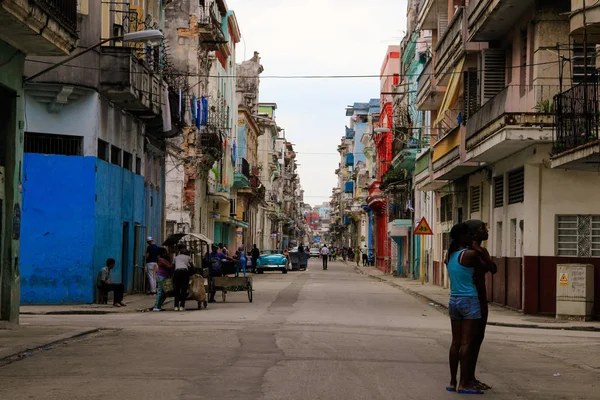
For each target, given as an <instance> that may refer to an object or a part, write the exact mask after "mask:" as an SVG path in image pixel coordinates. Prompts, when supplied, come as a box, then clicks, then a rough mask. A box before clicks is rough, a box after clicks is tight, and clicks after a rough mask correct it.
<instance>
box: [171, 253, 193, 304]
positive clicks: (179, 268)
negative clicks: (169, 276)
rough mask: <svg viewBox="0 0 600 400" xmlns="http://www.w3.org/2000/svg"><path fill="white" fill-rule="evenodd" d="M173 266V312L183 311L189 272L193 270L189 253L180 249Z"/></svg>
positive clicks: (188, 283) (188, 284)
mask: <svg viewBox="0 0 600 400" xmlns="http://www.w3.org/2000/svg"><path fill="white" fill-rule="evenodd" d="M174 264H175V273H174V275H173V286H174V288H175V311H185V300H186V299H187V296H188V288H189V286H190V270H192V269H193V268H194V264H193V263H192V258H191V257H190V253H189V251H188V250H187V249H182V250H181V251H180V253H179V254H178V255H177V256H175V262H174Z"/></svg>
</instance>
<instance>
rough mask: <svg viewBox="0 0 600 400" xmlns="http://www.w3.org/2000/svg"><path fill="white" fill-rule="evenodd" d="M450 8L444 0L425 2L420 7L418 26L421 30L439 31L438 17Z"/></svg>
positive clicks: (427, 0)
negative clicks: (441, 12)
mask: <svg viewBox="0 0 600 400" xmlns="http://www.w3.org/2000/svg"><path fill="white" fill-rule="evenodd" d="M444 8H445V9H446V10H447V8H448V2H447V1H442V0H425V1H424V2H422V7H420V11H419V17H418V21H419V22H418V25H419V26H420V27H421V30H435V29H438V15H439V13H440V11H443V9H444Z"/></svg>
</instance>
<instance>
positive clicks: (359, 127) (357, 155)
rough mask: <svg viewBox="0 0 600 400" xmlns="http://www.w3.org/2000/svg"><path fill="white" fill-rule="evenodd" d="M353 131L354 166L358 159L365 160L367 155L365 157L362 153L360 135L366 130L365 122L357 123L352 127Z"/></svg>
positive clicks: (364, 161)
mask: <svg viewBox="0 0 600 400" xmlns="http://www.w3.org/2000/svg"><path fill="white" fill-rule="evenodd" d="M354 132H355V135H354V166H356V164H358V162H359V161H362V162H363V163H366V162H367V157H365V155H364V153H363V145H362V137H363V136H364V134H365V133H366V132H367V124H366V123H357V124H356V126H355V127H354Z"/></svg>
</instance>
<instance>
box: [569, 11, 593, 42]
mask: <svg viewBox="0 0 600 400" xmlns="http://www.w3.org/2000/svg"><path fill="white" fill-rule="evenodd" d="M584 2H585V6H586V10H585V19H586V26H587V35H588V37H587V39H588V43H590V44H591V43H594V44H600V4H598V1H596V0H578V1H573V0H571V13H570V17H569V23H570V27H571V37H572V38H573V39H574V40H575V41H576V42H579V43H583V37H584V33H585V29H583V27H584V25H583V3H584Z"/></svg>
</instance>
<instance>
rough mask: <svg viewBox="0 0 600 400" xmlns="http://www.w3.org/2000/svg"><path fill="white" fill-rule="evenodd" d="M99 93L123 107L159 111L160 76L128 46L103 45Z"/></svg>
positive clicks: (152, 113)
mask: <svg viewBox="0 0 600 400" xmlns="http://www.w3.org/2000/svg"><path fill="white" fill-rule="evenodd" d="M101 52H102V57H101V59H100V68H101V70H102V72H101V75H100V93H101V94H103V95H104V96H105V97H106V98H108V99H109V100H110V101H112V102H113V103H114V104H115V105H117V106H118V107H120V108H122V109H123V110H125V111H129V112H132V113H138V114H146V115H149V116H156V115H159V114H160V105H161V98H162V93H161V83H162V82H161V80H160V78H159V76H158V75H155V74H153V73H152V72H151V71H150V70H149V69H148V68H147V67H146V66H145V65H144V63H143V61H141V60H139V59H138V58H137V57H135V56H134V54H133V50H132V49H131V48H129V47H102V48H101Z"/></svg>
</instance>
